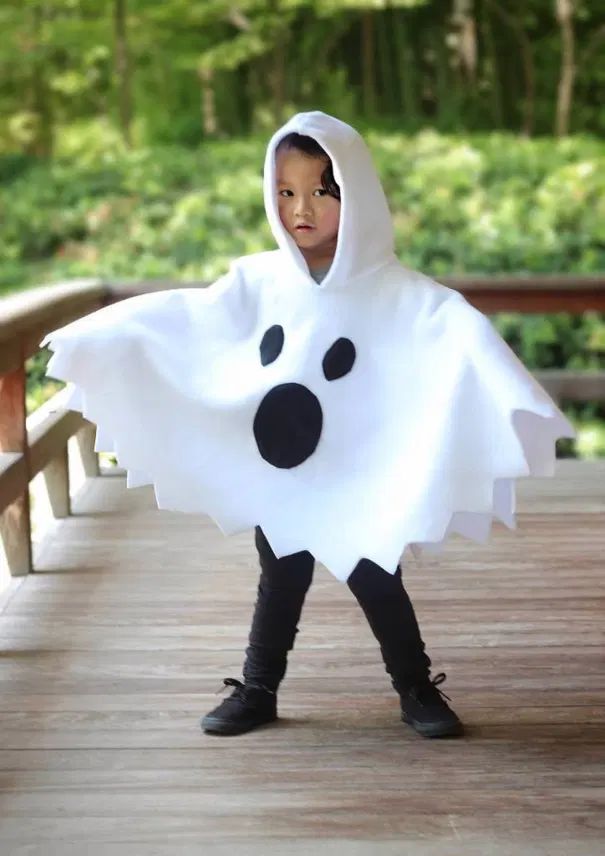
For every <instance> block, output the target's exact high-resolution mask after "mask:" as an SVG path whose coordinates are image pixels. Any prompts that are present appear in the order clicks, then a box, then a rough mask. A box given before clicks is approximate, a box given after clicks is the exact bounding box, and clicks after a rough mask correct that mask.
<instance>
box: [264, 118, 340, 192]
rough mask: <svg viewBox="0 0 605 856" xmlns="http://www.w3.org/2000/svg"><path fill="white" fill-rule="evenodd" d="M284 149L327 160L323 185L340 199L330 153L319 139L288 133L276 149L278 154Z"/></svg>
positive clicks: (322, 179) (323, 174)
mask: <svg viewBox="0 0 605 856" xmlns="http://www.w3.org/2000/svg"><path fill="white" fill-rule="evenodd" d="M282 149H296V150H297V151H299V152H302V153H303V154H304V155H307V156H308V157H310V158H318V159H320V160H323V161H327V163H326V168H325V169H324V171H323V172H322V174H321V186H322V187H323V189H324V190H325V191H326V192H327V193H329V194H330V196H333V197H334V199H338V200H339V201H340V187H339V186H338V184H337V183H336V179H335V178H334V171H333V169H332V161H331V159H330V156H329V154H328V153H327V152H326V150H325V149H322V147H321V146H320V145H319V143H318V142H317V140H314V139H313V137H307V136H305V135H304V134H296V133H292V134H286V136H285V137H282V139H281V140H280V141H279V143H278V145H277V148H276V149H275V153H276V154H277V152H279V151H281V150H282Z"/></svg>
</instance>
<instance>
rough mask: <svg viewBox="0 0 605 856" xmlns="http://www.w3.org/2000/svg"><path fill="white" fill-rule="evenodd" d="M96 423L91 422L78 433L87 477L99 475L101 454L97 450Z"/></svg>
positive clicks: (79, 446)
mask: <svg viewBox="0 0 605 856" xmlns="http://www.w3.org/2000/svg"><path fill="white" fill-rule="evenodd" d="M96 434H97V428H96V425H93V424H92V423H91V422H89V423H88V424H87V425H85V426H84V427H83V428H80V430H79V431H78V432H77V434H76V438H77V441H78V448H79V449H80V457H81V459H82V467H83V469H84V475H85V476H86V478H95V477H96V476H98V475H99V456H98V455H97V453H96V452H95V437H96Z"/></svg>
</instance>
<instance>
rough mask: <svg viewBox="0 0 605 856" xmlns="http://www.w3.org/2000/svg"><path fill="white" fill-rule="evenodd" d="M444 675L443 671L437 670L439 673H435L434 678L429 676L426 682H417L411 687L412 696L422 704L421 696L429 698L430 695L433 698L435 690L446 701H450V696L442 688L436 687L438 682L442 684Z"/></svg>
mask: <svg viewBox="0 0 605 856" xmlns="http://www.w3.org/2000/svg"><path fill="white" fill-rule="evenodd" d="M446 677H447V676H446V674H445V672H439V674H438V675H435V677H434V678H431V679H430V680H427V681H426V682H423V683H421V684H417V685H416V686H414V687H412V689H411V693H412V695H413V696H414V698H415V699H416V700H417V701H419V702H420V704H422V699H423V698H424V699H427V698H429V699H430V698H431V697H433V698H434V697H435V692H437V693H439V695H440V696H443V698H446V699H447V700H448V701H451V698H450V697H449V696H448V695H447V694H446V693H444V692H443V690H440V689H439V688H438V687H439V684H442V683H443V682H444V680H445V679H446Z"/></svg>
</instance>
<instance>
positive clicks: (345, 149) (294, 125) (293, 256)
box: [263, 111, 394, 288]
mask: <svg viewBox="0 0 605 856" xmlns="http://www.w3.org/2000/svg"><path fill="white" fill-rule="evenodd" d="M292 132H295V133H298V134H305V135H306V136H308V137H313V139H314V140H316V141H317V142H318V143H319V145H320V146H321V147H322V148H323V149H325V151H326V152H327V153H328V155H329V156H330V158H331V160H332V167H333V171H334V178H335V179H336V181H337V183H338V185H339V186H340V194H341V208H340V226H339V230H338V244H337V249H336V254H335V256H334V260H333V262H332V265H331V267H330V270H329V272H328V274H327V275H326V277H325V279H324V280H323V281H322V282H321V283H320V285H319V286H318V285H317V283H316V282H315V281H314V280H313V279H312V277H311V275H310V274H309V269H308V266H307V263H306V261H305V258H304V256H303V254H302V253H301V251H300V250H299V249H298V247H297V246H296V243H295V241H294V240H293V238H291V237H290V235H289V234H288V233H287V231H286V230H285V228H284V227H283V225H282V223H281V220H280V218H279V213H278V207H277V191H276V176H275V173H276V170H275V150H276V148H277V146H278V144H279V142H280V140H282V139H283V137H285V136H286V134H290V133H292ZM263 187H264V198H265V211H266V212H267V218H268V220H269V224H270V226H271V230H272V232H273V235H274V237H275V240H276V241H277V244H278V246H279V248H280V250H281V251H282V254H283V255H284V256H285V257H286V259H287V261H288V264H290V265H292V266H293V267H294V268H295V269H296V270H297V271H298V272H300V273H301V274H302V275H303V277H304V278H305V279H306V280H308V282H309V283H310V284H312V285H313V287H314V288H318V287H319V288H331V287H338V286H342V285H346V283H347V282H349V281H350V280H351V279H353V278H356V277H359V276H363V275H365V274H368V273H371V272H372V271H373V270H376V269H377V268H379V267H382V266H383V265H384V264H387V263H389V262H391V261H393V259H394V237H393V223H392V219H391V213H390V211H389V207H388V204H387V201H386V197H385V195H384V191H383V189H382V185H381V184H380V180H379V178H378V175H377V173H376V170H375V169H374V165H373V163H372V158H371V155H370V152H369V150H368V147H367V146H366V144H365V142H364V140H363V138H362V137H361V136H360V134H358V133H357V131H356V130H355V129H354V128H352V127H351V126H350V125H347V124H346V123H345V122H341V121H340V119H336V118H334V116H329V115H327V114H326V113H321V112H319V111H313V112H311V113H297V114H296V115H295V116H293V117H292V118H291V119H290V120H289V121H288V122H286V124H285V125H283V126H282V127H281V128H280V129H279V130H278V131H276V132H275V134H274V135H273V136H272V137H271V139H270V141H269V145H268V146H267V154H266V157H265V170H264V178H263Z"/></svg>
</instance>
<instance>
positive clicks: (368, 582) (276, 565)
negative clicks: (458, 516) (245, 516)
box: [243, 527, 431, 691]
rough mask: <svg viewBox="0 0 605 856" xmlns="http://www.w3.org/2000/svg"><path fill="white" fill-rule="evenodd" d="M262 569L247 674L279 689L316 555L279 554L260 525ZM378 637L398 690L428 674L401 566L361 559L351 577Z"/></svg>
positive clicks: (350, 582)
mask: <svg viewBox="0 0 605 856" xmlns="http://www.w3.org/2000/svg"><path fill="white" fill-rule="evenodd" d="M255 541H256V548H257V550H258V554H259V559H260V566H261V575H260V581H259V584H258V596H257V601H256V606H255V609H254V616H253V619H252V628H251V630H250V637H249V645H248V648H247V649H246V661H245V663H244V670H243V674H244V679H245V680H246V681H252V682H256V683H261V684H264V685H265V686H267V687H269V688H270V689H273V690H276V689H277V687H278V686H279V683H280V681H281V680H282V678H283V676H284V675H285V673H286V665H287V654H288V651H290V650H291V649H292V648H293V647H294V638H295V636H296V634H297V633H298V622H299V619H300V614H301V611H302V606H303V603H304V600H305V595H306V594H307V591H308V589H309V586H310V585H311V580H312V579H313V569H314V567H315V559H314V557H313V556H312V555H311V553H309V552H307V551H304V552H301V553H293V554H292V555H290V556H284V557H283V558H281V559H278V558H277V557H276V556H275V554H274V552H273V550H272V549H271V547H270V546H269V542H268V541H267V539H266V538H265V535H264V533H263V531H262V529H261V528H260V527H257V528H256V534H255ZM347 585H348V586H349V588H350V589H351V591H352V592H353V594H354V595H355V597H356V598H357V601H358V602H359V605H360V606H361V608H362V609H363V611H364V613H365V616H366V618H367V620H368V623H369V625H370V627H371V629H372V632H373V633H374V636H375V637H376V639H377V640H378V643H379V645H380V650H381V653H382V658H383V660H384V664H385V667H386V670H387V672H388V673H389V674H390V675H391V680H392V682H393V686H394V687H395V689H397V690H398V691H401V690H402V689H405V687H407V686H410V685H411V684H413V683H414V682H416V681H417V680H422V679H423V678H424V679H426V677H427V676H428V675H429V671H430V666H431V661H430V659H429V657H428V655H427V654H426V653H425V651H424V642H423V641H422V638H421V636H420V630H419V628H418V622H417V621H416V615H415V613H414V607H413V606H412V603H411V601H410V599H409V597H408V595H407V592H406V590H405V589H404V587H403V584H402V582H401V567H398V568H397V572H396V573H395V574H390V573H389V572H388V571H385V570H384V569H383V568H381V567H380V566H379V565H377V564H375V563H374V562H371V561H370V560H369V559H362V560H361V561H360V562H359V564H358V565H357V566H356V568H355V569H354V571H353V573H352V574H351V576H350V577H349V579H348V580H347Z"/></svg>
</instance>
